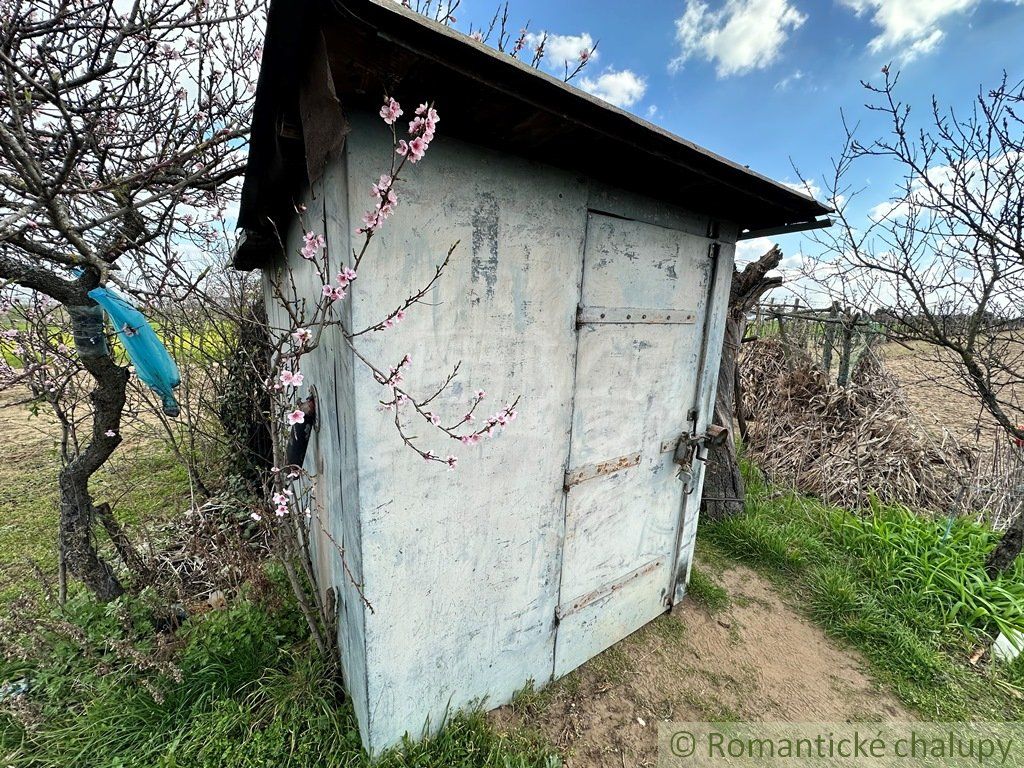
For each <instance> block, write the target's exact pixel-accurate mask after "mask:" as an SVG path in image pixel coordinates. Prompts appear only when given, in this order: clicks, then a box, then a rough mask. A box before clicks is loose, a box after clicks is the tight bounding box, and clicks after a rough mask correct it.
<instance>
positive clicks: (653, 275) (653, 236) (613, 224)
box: [583, 213, 709, 317]
mask: <svg viewBox="0 0 1024 768" xmlns="http://www.w3.org/2000/svg"><path fill="white" fill-rule="evenodd" d="M708 245H709V241H708V240H707V238H704V237H699V236H696V235H692V234H688V233H686V232H680V231H678V230H675V229H669V228H667V227H661V226H655V225H653V224H647V223H644V222H641V221H630V220H628V219H619V218H615V217H613V216H604V215H601V214H598V213H591V214H590V215H589V217H588V223H587V256H586V260H585V262H584V268H583V269H584V273H583V304H584V305H586V306H600V307H649V308H652V309H653V308H664V309H698V308H699V307H702V306H704V305H705V304H706V302H707V280H708V274H709V272H708V269H707V265H708V261H709V259H708ZM699 316H700V315H699V313H698V317H699Z"/></svg>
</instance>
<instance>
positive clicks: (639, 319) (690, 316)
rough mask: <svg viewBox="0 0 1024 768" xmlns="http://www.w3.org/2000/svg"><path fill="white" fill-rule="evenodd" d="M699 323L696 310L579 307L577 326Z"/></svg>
mask: <svg viewBox="0 0 1024 768" xmlns="http://www.w3.org/2000/svg"><path fill="white" fill-rule="evenodd" d="M696 322H697V310H695V309H644V308H643V307H579V308H578V309H577V310H576V324H577V325H585V324H588V323H591V324H610V323H617V324H643V323H650V324H657V325H693V324H694V323H696Z"/></svg>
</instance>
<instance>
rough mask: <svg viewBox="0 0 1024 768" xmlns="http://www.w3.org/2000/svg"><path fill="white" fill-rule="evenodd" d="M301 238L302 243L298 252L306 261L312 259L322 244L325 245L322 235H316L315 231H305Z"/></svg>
mask: <svg viewBox="0 0 1024 768" xmlns="http://www.w3.org/2000/svg"><path fill="white" fill-rule="evenodd" d="M302 240H303V245H302V250H301V251H300V253H301V254H302V258H304V259H306V260H307V261H312V260H313V259H315V258H316V255H317V253H319V251H320V249H321V248H323V247H324V245H326V241H325V240H324V237H323V235H318V234H316V233H315V232H307V233H306V234H305V235H304V236H303V238H302Z"/></svg>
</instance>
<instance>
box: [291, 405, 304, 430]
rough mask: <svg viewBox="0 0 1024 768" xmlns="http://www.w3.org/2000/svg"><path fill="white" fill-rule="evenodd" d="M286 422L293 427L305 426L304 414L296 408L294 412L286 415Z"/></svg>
mask: <svg viewBox="0 0 1024 768" xmlns="http://www.w3.org/2000/svg"><path fill="white" fill-rule="evenodd" d="M287 421H288V423H289V424H291V425H292V426H295V425H296V424H305V423H306V414H304V413H303V412H302V411H300V410H299V409H298V408H296V409H295V410H294V411H292V412H291V413H289V414H288V416H287Z"/></svg>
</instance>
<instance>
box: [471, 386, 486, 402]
mask: <svg viewBox="0 0 1024 768" xmlns="http://www.w3.org/2000/svg"><path fill="white" fill-rule="evenodd" d="M486 396H487V393H486V392H484V391H483V390H482V389H478V390H477V391H476V392H474V393H473V397H475V398H476V399H477V400H483V399H484V398H485V397H486Z"/></svg>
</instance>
